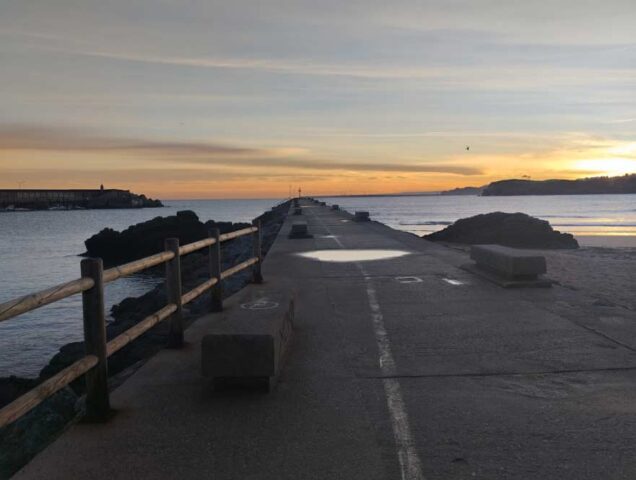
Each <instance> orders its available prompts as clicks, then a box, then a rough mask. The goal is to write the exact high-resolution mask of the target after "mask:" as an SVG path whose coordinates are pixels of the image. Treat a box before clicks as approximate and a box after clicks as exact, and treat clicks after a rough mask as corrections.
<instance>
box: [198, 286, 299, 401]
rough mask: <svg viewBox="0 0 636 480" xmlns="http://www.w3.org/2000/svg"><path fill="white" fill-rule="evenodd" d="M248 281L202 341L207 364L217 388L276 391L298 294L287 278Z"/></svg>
mask: <svg viewBox="0 0 636 480" xmlns="http://www.w3.org/2000/svg"><path fill="white" fill-rule="evenodd" d="M277 283H278V286H276V285H270V284H268V285H248V286H247V287H245V289H243V290H242V291H241V292H239V293H238V294H237V295H238V296H239V297H238V298H237V300H236V301H235V302H232V306H231V307H230V308H229V309H228V310H226V311H224V312H222V313H220V314H219V315H220V317H221V318H220V319H219V321H218V322H215V323H214V324H213V325H212V327H210V330H209V332H208V333H207V334H206V335H205V336H204V337H203V339H202V341H201V367H202V373H203V375H204V376H205V377H207V378H211V379H213V382H214V388H215V389H223V388H228V387H236V386H239V387H243V388H245V387H248V388H257V389H259V390H265V391H270V390H271V388H272V387H273V385H274V384H275V381H276V379H277V378H278V375H279V374H280V372H281V368H282V365H283V361H284V358H285V354H286V353H287V351H288V349H289V344H290V341H291V337H292V328H293V322H294V295H293V292H292V290H291V288H289V287H285V286H284V284H283V283H282V282H277Z"/></svg>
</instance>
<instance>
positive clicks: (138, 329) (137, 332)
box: [106, 303, 177, 357]
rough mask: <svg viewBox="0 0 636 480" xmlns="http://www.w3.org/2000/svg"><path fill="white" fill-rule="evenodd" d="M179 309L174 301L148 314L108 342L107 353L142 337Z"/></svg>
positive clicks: (111, 352) (110, 353) (109, 353)
mask: <svg viewBox="0 0 636 480" xmlns="http://www.w3.org/2000/svg"><path fill="white" fill-rule="evenodd" d="M176 310H177V306H176V305H175V304H174V303H170V304H168V305H166V306H165V307H163V308H162V309H161V310H158V311H156V312H155V313H153V314H152V315H148V316H147V317H146V318H144V319H143V320H142V321H141V322H139V323H138V324H136V325H135V326H134V327H131V328H129V329H128V330H126V331H125V332H124V333H122V334H120V335H117V336H116V337H115V338H113V339H112V340H111V341H110V342H108V343H107V344H106V355H107V356H109V357H110V356H111V355H112V354H113V353H115V352H116V351H118V350H121V349H122V348H124V347H125V346H126V345H128V344H129V343H130V342H132V341H133V340H134V339H135V338H137V337H140V336H141V335H143V334H144V333H146V332H147V331H148V330H150V329H151V328H152V327H154V326H155V325H157V324H158V323H159V322H161V321H162V320H165V319H166V318H168V317H169V316H170V315H172V314H173V313H174V312H175V311H176Z"/></svg>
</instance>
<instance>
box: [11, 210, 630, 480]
mask: <svg viewBox="0 0 636 480" xmlns="http://www.w3.org/2000/svg"><path fill="white" fill-rule="evenodd" d="M301 205H302V207H303V214H304V219H305V220H306V221H307V222H308V226H309V230H310V231H311V232H312V233H313V234H314V238H313V239H306V240H301V241H299V240H293V239H289V238H288V236H289V233H290V230H291V228H292V222H293V219H294V216H293V215H290V216H289V218H288V219H287V221H286V223H285V225H284V226H283V228H282V229H281V232H280V233H279V236H278V238H277V240H276V242H275V244H274V246H273V247H272V249H271V250H270V252H269V254H268V256H267V258H266V260H265V262H264V264H263V277H264V278H265V281H266V282H272V283H275V282H277V279H284V280H285V281H286V282H291V283H292V284H293V285H294V286H295V288H296V300H295V304H296V313H295V320H294V340H293V342H292V343H291V347H290V350H289V352H288V358H287V361H286V364H285V366H284V367H283V369H282V371H281V373H280V377H279V380H278V385H277V387H276V388H275V389H274V390H273V391H272V392H271V393H268V394H255V393H251V392H243V391H235V392H215V391H213V389H212V388H210V385H209V384H208V383H206V379H205V378H204V377H203V376H202V375H201V368H200V365H201V351H200V345H201V339H202V338H203V337H204V336H205V335H206V334H207V332H208V331H209V330H210V329H211V328H212V326H213V325H215V323H216V322H218V321H220V318H221V316H220V314H209V315H206V316H204V317H202V318H201V319H199V320H198V321H197V322H196V323H195V324H194V325H193V326H192V327H190V328H189V329H188V330H186V332H185V342H186V346H185V348H183V349H181V350H165V351H162V352H160V353H159V354H158V355H156V356H155V357H153V358H152V359H151V360H149V361H148V362H147V363H146V364H145V365H144V366H142V367H141V368H140V369H139V370H137V371H136V372H135V373H134V374H132V375H131V376H130V377H129V378H128V379H127V380H126V381H125V382H124V383H123V384H122V385H121V386H120V387H119V388H117V390H116V391H115V392H114V393H113V394H112V397H111V404H112V407H113V408H114V409H115V410H116V411H117V414H116V415H115V416H114V418H113V419H112V420H111V421H110V422H108V423H106V424H103V425H91V424H78V425H75V426H73V427H72V428H71V429H70V430H69V431H67V432H66V433H65V434H63V435H62V436H61V437H60V438H59V439H58V440H57V441H56V442H55V443H54V444H52V445H50V446H49V447H48V448H47V449H45V450H44V451H43V452H42V453H41V454H40V455H38V456H37V457H36V458H35V459H34V460H33V461H32V462H31V463H30V464H29V465H27V466H26V467H25V468H24V469H23V470H22V471H21V472H19V473H18V474H17V475H16V477H15V478H17V479H46V480H51V479H69V478H91V479H93V480H97V479H109V480H112V479H129V478H152V479H172V478H214V479H221V480H222V479H266V480H267V479H272V480H274V479H275V480H280V479H294V480H296V479H303V480H305V479H316V480H318V479H320V480H324V479H365V480H367V479H400V478H404V479H409V480H420V479H457V478H478V479H513V478H514V479H517V478H518V479H541V480H545V479H558V480H563V479H570V478H572V479H577V480H578V479H599V478H603V479H619V478H621V479H622V478H625V479H627V478H635V477H636V461H634V456H633V448H634V445H635V444H636V313H635V312H633V311H631V310H627V309H621V308H618V307H617V308H612V307H593V306H591V305H592V301H591V299H589V298H587V297H585V296H584V295H582V294H580V293H578V292H576V291H573V290H569V289H566V288H562V287H560V286H555V287H554V288H551V289H519V290H506V289H503V288H500V287H499V286H497V285H495V284H493V283H491V282H488V281H486V280H483V279H482V278H480V277H477V276H474V275H472V274H470V273H468V272H466V271H463V270H461V269H460V268H458V267H459V266H460V265H462V264H463V263H465V262H466V260H467V257H466V254H464V253H463V252H458V251H454V250H451V249H446V248H444V247H442V246H439V245H436V244H433V243H430V242H427V241H424V240H422V239H419V238H417V237H415V236H413V235H410V234H407V233H402V232H397V231H394V230H391V229H390V228H388V227H385V226H383V225H381V224H378V223H375V222H364V223H357V222H354V221H353V220H354V217H353V216H352V215H349V214H347V213H345V212H343V211H334V210H331V209H330V208H328V207H324V206H319V205H316V204H313V203H311V202H309V201H306V200H302V201H301ZM296 218H297V217H296ZM239 308H241V306H240V299H239V296H237V295H235V296H234V297H232V298H230V299H229V300H228V301H227V302H226V305H225V312H224V315H228V313H229V314H231V312H232V310H233V309H239Z"/></svg>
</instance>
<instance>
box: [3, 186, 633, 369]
mask: <svg viewBox="0 0 636 480" xmlns="http://www.w3.org/2000/svg"><path fill="white" fill-rule="evenodd" d="M324 200H326V201H327V202H329V203H338V204H340V205H341V206H342V207H343V208H345V209H347V210H349V211H354V210H369V211H370V213H371V215H372V217H373V218H374V219H375V220H378V221H381V222H383V223H386V224H388V225H390V226H391V227H394V228H397V229H401V230H406V231H410V232H413V233H416V234H419V235H422V234H424V233H427V232H431V231H434V230H439V229H441V228H444V226H446V225H448V224H450V223H452V222H454V221H455V220H457V219H459V218H463V217H467V216H471V215H476V214H478V213H487V212H492V211H505V212H517V211H521V212H525V213H529V214H531V215H534V216H537V217H540V218H544V219H546V220H548V221H550V223H552V224H553V225H554V226H555V227H556V228H558V229H560V230H562V231H568V232H572V233H574V234H575V235H601V234H602V235H634V236H636V195H589V196H587V195H581V196H553V197H474V196H449V197H441V196H421V197H364V198H351V197H332V198H326V199H324ZM165 203H166V204H167V207H166V208H162V209H141V210H77V211H51V212H0V302H3V301H7V300H10V299H12V298H15V297H18V296H21V295H25V294H27V293H31V292H33V291H37V290H40V289H44V288H47V287H50V286H52V285H55V284H57V283H60V282H62V281H66V280H71V279H74V278H77V277H78V276H79V261H80V259H79V258H78V254H80V253H82V252H83V251H84V240H85V239H86V238H88V237H90V236H91V235H93V234H94V233H96V232H98V231H99V230H101V229H102V228H104V227H112V228H115V229H117V230H121V229H123V228H126V227H128V226H129V225H132V224H135V223H139V222H142V221H144V220H148V219H151V218H153V217H156V216H158V215H161V216H165V215H171V214H174V213H175V212H176V211H177V210H185V209H189V210H193V211H195V212H196V213H197V214H198V215H199V218H201V219H202V220H204V221H205V220H210V219H214V220H219V221H251V219H252V218H254V217H256V216H258V215H260V214H261V213H263V212H264V211H266V210H268V209H269V208H270V207H271V206H273V205H274V204H275V203H277V202H276V201H274V200H199V201H168V202H165ZM158 281H159V280H158V279H156V278H153V277H150V276H147V275H146V276H144V275H143V274H140V275H135V276H132V277H129V278H126V279H121V280H118V281H117V282H114V283H112V284H109V285H108V286H107V288H106V301H107V309H108V310H109V309H110V306H111V305H112V304H114V303H118V302H119V301H120V300H121V299H123V298H125V297H127V296H136V295H139V294H141V293H143V292H145V291H147V290H148V289H149V288H150V287H151V286H154V285H155V284H156V282H158ZM81 325H82V319H81V298H80V296H75V297H71V298H69V299H66V300H64V301H61V302H57V303H55V304H53V305H49V306H47V307H44V308H41V309H39V310H36V311H34V312H31V313H29V314H26V315H23V316H20V317H18V318H16V319H13V320H9V321H7V322H3V323H2V324H0V376H6V375H11V374H13V375H21V376H33V375H37V373H38V372H39V370H40V368H41V367H42V366H43V365H44V364H45V363H46V362H47V361H48V359H49V358H50V357H51V356H52V355H53V354H54V353H55V352H57V350H58V349H59V347H60V346H61V345H63V344H65V343H68V342H71V341H77V340H81V339H82V327H81Z"/></svg>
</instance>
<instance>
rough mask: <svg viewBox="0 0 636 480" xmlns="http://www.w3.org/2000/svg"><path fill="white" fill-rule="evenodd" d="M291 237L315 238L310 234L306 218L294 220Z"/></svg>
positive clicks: (290, 232)
mask: <svg viewBox="0 0 636 480" xmlns="http://www.w3.org/2000/svg"><path fill="white" fill-rule="evenodd" d="M289 238H313V235H310V234H309V230H308V228H307V222H305V221H304V220H295V221H294V222H292V225H291V229H290V231H289Z"/></svg>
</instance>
